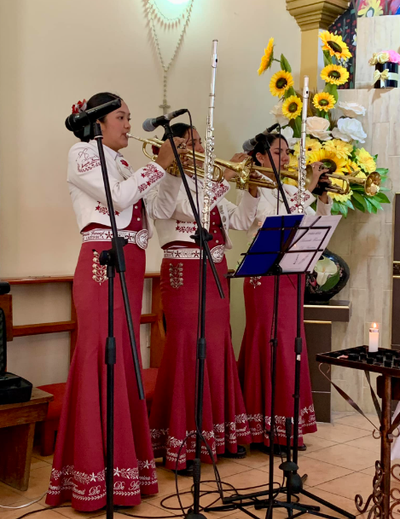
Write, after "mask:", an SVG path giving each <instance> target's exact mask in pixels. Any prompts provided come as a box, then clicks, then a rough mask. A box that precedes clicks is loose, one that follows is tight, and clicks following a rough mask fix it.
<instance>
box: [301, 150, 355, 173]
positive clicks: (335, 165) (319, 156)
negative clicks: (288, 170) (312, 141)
mask: <svg viewBox="0 0 400 519" xmlns="http://www.w3.org/2000/svg"><path fill="white" fill-rule="evenodd" d="M314 162H322V163H323V164H324V165H325V166H326V167H327V168H328V169H329V170H330V172H331V173H342V172H344V171H345V170H346V160H345V159H342V158H340V157H338V156H337V155H336V153H334V152H332V151H327V150H325V149H324V148H322V149H320V150H318V151H313V152H312V153H309V155H308V157H307V164H313V163H314Z"/></svg>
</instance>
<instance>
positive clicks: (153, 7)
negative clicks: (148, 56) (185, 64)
mask: <svg viewBox="0 0 400 519" xmlns="http://www.w3.org/2000/svg"><path fill="white" fill-rule="evenodd" d="M164 2H165V0H164ZM164 2H163V0H148V1H147V3H146V6H145V10H146V17H147V18H148V20H149V26H150V34H151V38H152V41H153V44H154V47H155V49H156V52H157V56H158V60H159V62H160V65H161V68H162V70H163V102H162V104H161V105H159V108H161V109H162V111H163V114H166V113H168V110H169V108H171V106H170V105H169V104H168V99H167V93H168V92H167V89H168V73H169V71H170V69H171V66H172V65H173V63H174V62H175V60H176V57H177V55H178V52H179V50H180V48H181V46H182V42H183V37H184V35H185V32H186V29H187V27H188V25H189V21H190V15H191V13H192V8H193V3H194V0H187V3H186V4H180V12H179V14H176V11H177V8H179V5H178V4H177V3H176V2H173V3H174V6H173V10H171V9H167V8H166V6H165V5H164V6H163V5H162V4H163V3H164ZM169 11H171V13H170V12H169ZM161 29H165V30H168V29H179V35H178V39H177V43H176V45H175V48H174V50H173V52H172V57H171V58H170V60H169V61H168V62H167V60H166V59H165V58H164V55H163V52H162V50H161V45H160V39H159V32H160V30H161Z"/></svg>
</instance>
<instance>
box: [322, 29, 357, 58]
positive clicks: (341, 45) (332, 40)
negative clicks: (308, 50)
mask: <svg viewBox="0 0 400 519" xmlns="http://www.w3.org/2000/svg"><path fill="white" fill-rule="evenodd" d="M319 37H320V38H321V40H322V42H323V46H322V50H327V51H328V52H329V54H330V55H331V56H336V58H337V59H343V60H344V61H347V60H348V59H349V58H351V52H350V51H349V48H348V46H347V45H346V43H345V42H344V41H343V39H342V37H341V36H338V35H337V34H332V33H331V32H329V31H324V32H322V33H321V34H320V35H319Z"/></svg>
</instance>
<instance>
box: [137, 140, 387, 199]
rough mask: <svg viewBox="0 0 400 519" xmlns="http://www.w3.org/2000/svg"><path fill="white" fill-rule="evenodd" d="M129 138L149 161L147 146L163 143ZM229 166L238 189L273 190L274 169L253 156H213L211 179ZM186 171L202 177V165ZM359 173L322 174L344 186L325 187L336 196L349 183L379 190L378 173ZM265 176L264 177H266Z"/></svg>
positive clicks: (284, 173)
mask: <svg viewBox="0 0 400 519" xmlns="http://www.w3.org/2000/svg"><path fill="white" fill-rule="evenodd" d="M127 136H128V138H130V139H135V140H137V141H140V142H141V143H142V152H143V153H144V155H145V156H146V157H147V158H148V159H150V160H156V159H157V156H156V155H154V154H153V153H150V152H149V151H148V150H147V146H154V147H156V148H161V146H162V145H163V144H164V141H162V140H161V139H157V138H155V137H153V138H150V139H143V138H141V137H135V136H133V135H131V134H130V133H128V134H127ZM194 156H195V160H196V161H197V162H201V163H204V159H205V157H204V153H199V152H197V151H196V152H195V153H194ZM225 168H227V169H230V170H232V171H235V172H236V173H237V177H235V178H233V179H231V182H234V183H235V184H236V187H237V188H239V189H246V188H247V187H248V186H249V185H250V186H257V187H263V188H266V189H276V188H277V185H276V182H274V181H273V178H274V176H273V169H271V168H267V167H262V166H257V165H255V164H254V162H253V159H252V157H248V158H247V159H245V160H243V161H242V162H232V161H229V160H223V159H219V158H215V160H214V175H213V179H212V180H213V181H214V182H222V181H223V180H224V169H225ZM306 170H307V175H306V189H307V186H308V185H309V184H310V182H311V179H312V169H311V166H310V165H308V166H307V168H306ZM185 171H186V172H187V173H191V174H194V173H195V172H196V174H197V176H199V177H201V178H204V169H203V168H202V167H197V168H196V170H195V168H194V166H188V167H186V168H185ZM169 172H170V173H171V174H172V175H175V176H179V170H178V167H177V165H176V163H174V164H173V165H172V166H170V169H169ZM256 173H260V174H261V175H262V176H261V177H259V178H253V177H252V175H254V174H256ZM358 173H361V170H353V171H352V173H351V174H350V175H339V174H337V173H325V176H326V177H328V179H332V178H336V179H338V180H341V182H342V183H343V187H340V186H339V185H330V186H328V187H327V188H326V191H328V192H331V193H337V194H339V195H345V194H347V193H348V192H349V191H350V185H351V184H358V185H363V186H364V190H365V193H366V194H367V195H368V196H374V195H376V193H377V192H378V191H379V186H380V184H381V176H380V175H379V173H377V172H376V171H374V172H373V173H370V174H369V175H368V176H367V178H359V177H356V175H357V174H358ZM265 177H266V178H265ZM281 177H282V178H290V179H292V180H296V181H298V172H297V169H293V171H289V170H281Z"/></svg>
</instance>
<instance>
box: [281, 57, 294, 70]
mask: <svg viewBox="0 0 400 519" xmlns="http://www.w3.org/2000/svg"><path fill="white" fill-rule="evenodd" d="M281 67H282V70H285V71H286V72H292V68H291V66H290V65H289V62H288V60H287V59H286V58H285V56H284V55H283V54H281Z"/></svg>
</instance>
